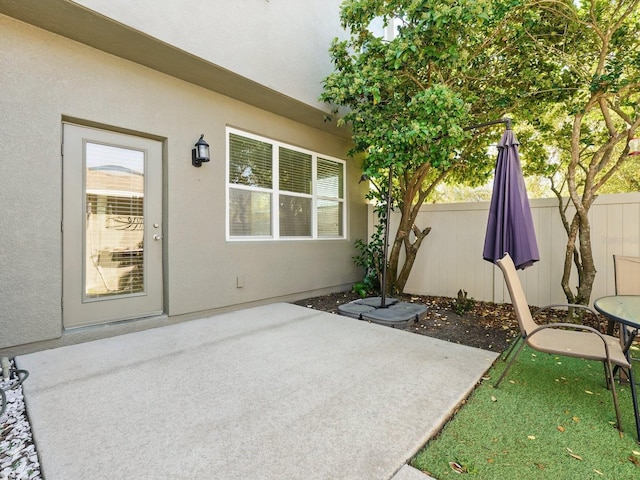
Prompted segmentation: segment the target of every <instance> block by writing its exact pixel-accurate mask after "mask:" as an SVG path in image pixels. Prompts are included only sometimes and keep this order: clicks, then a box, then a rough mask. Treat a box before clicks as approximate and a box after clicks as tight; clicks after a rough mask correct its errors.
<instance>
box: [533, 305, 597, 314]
mask: <svg viewBox="0 0 640 480" xmlns="http://www.w3.org/2000/svg"><path fill="white" fill-rule="evenodd" d="M554 308H567V309H569V308H580V309H582V310H588V311H589V312H591V313H592V314H594V315H595V316H596V317H597V316H598V312H596V311H595V310H594V309H593V308H591V307H589V306H588V305H582V304H580V303H554V304H551V305H545V306H544V307H540V308H539V309H537V310H536V311H535V312H533V314H532V315H533V316H536V315H537V314H538V313H540V312H543V311H545V310H551V309H554Z"/></svg>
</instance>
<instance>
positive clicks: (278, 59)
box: [74, 0, 345, 108]
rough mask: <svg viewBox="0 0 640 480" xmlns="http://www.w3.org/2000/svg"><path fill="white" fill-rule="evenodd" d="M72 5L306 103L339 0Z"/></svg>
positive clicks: (322, 65)
mask: <svg viewBox="0 0 640 480" xmlns="http://www.w3.org/2000/svg"><path fill="white" fill-rule="evenodd" d="M74 3H77V4H79V5H82V6H84V7H86V8H89V9H91V10H93V11H96V12H99V13H101V14H102V15H105V16H107V17H109V18H112V19H115V20H117V21H118V22H120V23H123V24H125V25H128V26H130V27H132V28H134V29H136V30H139V31H141V32H144V33H146V34H148V35H150V36H152V37H155V38H158V39H160V40H162V41H164V42H166V43H168V44H170V45H173V46H176V47H178V48H180V49H182V50H184V51H187V52H189V53H192V54H194V55H197V56H198V57H200V58H203V59H205V60H208V61H210V62H212V63H214V64H216V65H220V66H222V67H224V68H226V69H229V70H231V71H233V72H236V73H239V74H240V75H242V76H244V77H247V78H250V79H252V80H255V81H256V82H258V83H261V84H263V85H266V86H268V87H270V88H273V89H274V90H277V91H278V92H282V93H284V94H285V95H289V96H291V97H293V98H296V99H298V100H301V101H303V102H305V103H309V104H312V105H318V96H319V95H320V92H321V91H322V84H321V81H322V79H323V78H324V77H325V76H326V75H328V74H329V73H330V72H331V70H332V67H331V63H330V58H329V53H328V50H329V46H330V44H331V40H332V39H333V38H335V37H344V36H345V32H344V30H342V28H341V27H340V22H339V19H340V17H339V6H340V4H341V3H342V0H302V1H301V0H242V1H238V0H213V1H212V0H179V1H178V0H170V1H163V2H158V1H157V0H136V1H135V2H132V1H130V0H110V1H108V2H105V1H104V0H75V2H74ZM168 19H170V21H168ZM168 25H171V28H168ZM283 46H286V47H285V48H281V47H283ZM325 108H326V107H325Z"/></svg>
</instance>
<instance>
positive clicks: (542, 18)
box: [322, 0, 640, 303]
mask: <svg viewBox="0 0 640 480" xmlns="http://www.w3.org/2000/svg"><path fill="white" fill-rule="evenodd" d="M639 1H640V0H617V1H610V0H582V1H580V2H574V1H573V0H477V1H476V0H347V1H345V2H344V3H343V6H342V10H341V20H342V24H343V26H344V27H345V28H346V29H348V31H349V32H350V36H349V38H348V39H347V40H343V41H338V40H336V41H334V43H333V45H332V46H331V50H330V52H331V56H332V59H333V62H334V65H335V71H334V73H332V74H331V75H330V76H329V77H327V78H326V80H325V88H324V93H323V95H322V99H323V100H324V101H326V102H330V103H333V104H335V105H336V106H343V107H347V109H346V111H345V112H344V115H343V116H342V117H341V118H340V120H339V121H340V122H341V123H348V124H349V125H350V126H351V128H352V131H353V140H354V149H353V153H356V152H358V153H363V154H364V165H363V169H364V172H365V174H366V175H367V176H368V177H369V178H370V179H372V181H374V182H375V183H376V184H377V185H378V186H379V187H381V186H383V185H384V184H385V182H386V178H387V177H386V176H387V175H388V174H389V172H390V171H392V172H393V175H394V179H395V181H394V183H393V199H394V201H395V206H396V207H397V208H398V209H399V211H400V213H401V220H400V225H399V228H398V231H397V232H396V235H395V239H394V241H393V244H392V249H391V254H390V257H389V270H388V271H389V280H390V283H391V285H392V286H395V287H396V288H397V289H398V290H402V288H403V287H404V284H405V282H406V280H407V278H408V274H409V272H410V269H411V266H412V265H413V260H414V259H415V255H416V253H417V251H418V248H419V247H420V245H421V243H422V241H423V240H424V238H425V237H426V235H427V234H428V232H429V229H428V228H424V227H423V226H421V227H418V226H417V225H416V218H417V213H418V209H419V208H420V206H421V205H422V204H423V202H424V201H425V200H426V199H428V198H429V196H430V195H432V193H433V192H434V189H435V187H436V186H438V185H439V184H441V183H442V182H445V183H447V182H448V183H450V184H458V183H464V184H469V185H479V184H482V183H484V182H485V180H486V179H487V178H488V176H489V175H490V174H491V172H492V169H493V162H494V158H492V157H489V156H487V154H486V147H487V145H488V144H489V143H491V142H495V141H496V140H497V132H496V129H493V130H465V127H466V126H468V125H470V124H474V123H481V122H485V121H491V120H495V119H497V118H500V117H503V116H505V115H509V116H511V117H513V118H514V119H515V120H516V125H517V126H518V128H517V134H518V138H519V139H520V142H521V153H522V155H523V158H524V159H526V161H525V164H524V168H525V173H536V174H538V175H545V176H547V177H549V178H550V179H552V181H553V183H552V185H553V188H554V191H555V192H556V193H557V195H558V199H559V211H560V214H561V217H562V220H563V224H564V225H565V229H566V231H567V249H566V258H565V276H564V278H563V280H562V286H563V289H564V291H565V294H566V296H567V299H568V300H569V301H571V302H579V303H586V302H588V300H589V296H590V292H591V287H592V285H593V279H594V278H595V273H596V269H595V265H593V257H592V255H591V240H590V236H591V232H590V226H589V220H588V213H589V209H590V207H591V205H592V204H593V201H594V200H595V198H596V196H597V193H598V192H599V191H601V190H602V189H603V188H604V186H605V185H606V183H607V182H608V181H609V180H610V179H611V178H612V177H613V176H614V175H615V174H616V173H617V172H618V171H619V170H620V169H623V167H624V165H625V163H628V162H629V157H628V155H627V153H628V141H629V139H631V138H632V137H633V136H634V135H635V134H636V130H637V128H638V124H639V122H640V120H639V115H638V101H639V81H640V33H639V32H640V28H639V27H640V24H639V22H640V20H639V18H640V17H639V15H640V14H639V12H638V2H639ZM376 19H379V20H380V21H382V22H383V24H385V25H388V24H390V23H391V22H393V21H397V20H398V19H399V27H398V31H397V35H396V37H395V38H393V39H392V40H388V41H387V40H385V39H383V38H381V37H380V36H376V35H374V34H373V33H372V32H371V30H370V28H369V27H370V25H371V23H372V22H373V21H374V20H376ZM379 191H380V192H382V191H384V189H383V188H379ZM567 198H568V199H569V200H567ZM569 207H571V208H569ZM573 211H575V215H573V214H572V213H571V214H570V212H573ZM402 250H404V254H405V263H404V265H402V267H400V266H399V258H400V253H401V251H402ZM572 264H573V266H574V267H575V268H576V269H577V272H578V286H577V287H576V292H573V290H572V288H571V287H570V275H571V270H572Z"/></svg>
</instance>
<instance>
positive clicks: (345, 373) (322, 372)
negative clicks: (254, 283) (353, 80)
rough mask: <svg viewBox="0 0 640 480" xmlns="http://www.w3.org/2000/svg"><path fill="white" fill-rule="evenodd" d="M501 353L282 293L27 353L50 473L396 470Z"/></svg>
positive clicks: (227, 479)
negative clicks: (295, 301)
mask: <svg viewBox="0 0 640 480" xmlns="http://www.w3.org/2000/svg"><path fill="white" fill-rule="evenodd" d="M495 358H496V354H495V353H493V352H488V351H484V350H479V349H474V348H470V347H465V346H461V345H456V344H452V343H447V342H444V341H440V340H436V339H433V338H429V337H425V336H422V335H416V334H412V333H409V332H405V331H401V330H396V329H392V328H388V327H384V326H380V325H375V324H370V323H367V322H363V321H359V320H355V319H351V318H349V317H344V316H338V315H332V314H328V313H323V312H318V311H315V310H311V309H307V308H304V307H299V306H295V305H291V304H285V303H278V304H273V305H268V306H263V307H257V308H252V309H247V310H241V311H236V312H231V313H225V314H221V315H217V316H213V317H209V318H204V319H200V320H194V321H190V322H185V323H181V324H177V325H171V326H167V327H161V328H156V329H152V330H147V331H144V332H138V333H132V334H128V335H123V336H118V337H114V338H110V339H105V340H98V341H94V342H88V343H84V344H79V345H73V346H67V347H62V348H58V349H54V350H47V351H42V352H37V353H33V354H29V355H24V356H20V357H17V359H16V362H17V364H18V365H19V368H23V369H27V370H29V372H30V377H29V379H28V381H27V382H25V384H24V393H25V399H26V403H27V409H28V412H29V416H30V419H31V423H32V429H33V435H34V441H35V443H36V446H37V449H38V453H39V456H40V460H41V466H42V473H43V475H44V476H45V478H46V479H47V480H87V479H92V480H100V479H109V480H111V479H114V478H118V479H134V478H135V479H153V480H159V479H172V480H176V479H189V480H193V479H207V480H209V479H224V480H233V479H243V480H246V479H305V480H310V479H323V480H325V479H363V480H374V479H385V480H386V479H391V478H393V477H394V475H395V474H399V475H413V474H416V475H421V474H420V473H419V472H417V471H415V472H411V471H409V470H410V469H408V468H407V469H405V470H404V472H402V469H403V466H404V465H405V463H406V462H407V460H408V459H410V458H411V456H413V455H414V454H415V453H416V452H417V450H418V449H419V448H420V447H421V446H422V445H423V444H424V443H425V442H426V440H427V439H428V438H429V437H430V436H432V435H433V434H434V433H436V432H437V431H438V430H439V429H440V427H441V425H442V424H443V422H444V421H446V419H447V418H448V416H449V415H450V413H451V412H452V411H453V409H454V408H455V407H456V406H457V405H458V404H459V403H460V402H461V401H462V400H463V399H464V398H465V397H466V396H467V395H468V393H469V392H470V391H471V390H472V389H473V387H474V385H475V383H476V382H477V381H478V380H479V378H480V377H481V375H482V374H483V373H484V372H485V371H486V370H487V369H488V368H489V366H490V365H491V363H492V362H493V361H494V359H495ZM404 478H407V477H406V476H405V477H404ZM410 478H412V477H410Z"/></svg>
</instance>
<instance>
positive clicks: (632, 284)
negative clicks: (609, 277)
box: [613, 255, 640, 295]
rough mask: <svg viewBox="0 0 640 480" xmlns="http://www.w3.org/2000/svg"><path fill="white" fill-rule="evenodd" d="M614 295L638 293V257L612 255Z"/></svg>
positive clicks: (639, 283)
mask: <svg viewBox="0 0 640 480" xmlns="http://www.w3.org/2000/svg"><path fill="white" fill-rule="evenodd" d="M613 271H614V273H615V285H616V295H640V257H625V256H622V255H614V256H613Z"/></svg>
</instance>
